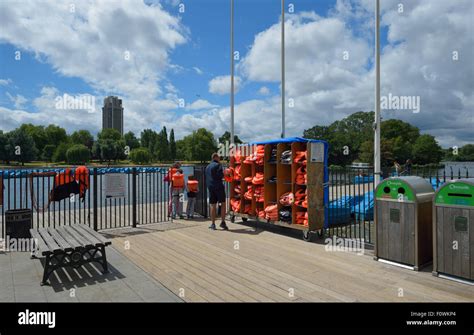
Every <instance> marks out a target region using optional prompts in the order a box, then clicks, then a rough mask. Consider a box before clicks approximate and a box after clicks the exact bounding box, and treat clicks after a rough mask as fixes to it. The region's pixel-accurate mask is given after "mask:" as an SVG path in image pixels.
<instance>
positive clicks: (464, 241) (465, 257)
mask: <svg viewBox="0 0 474 335" xmlns="http://www.w3.org/2000/svg"><path fill="white" fill-rule="evenodd" d="M462 216H463V217H465V218H466V219H467V220H468V226H467V231H465V232H459V233H458V234H459V235H460V236H459V253H460V255H459V256H460V262H461V264H460V268H461V274H460V276H461V277H462V278H469V277H470V275H471V263H470V246H469V210H468V209H463V210H462Z"/></svg>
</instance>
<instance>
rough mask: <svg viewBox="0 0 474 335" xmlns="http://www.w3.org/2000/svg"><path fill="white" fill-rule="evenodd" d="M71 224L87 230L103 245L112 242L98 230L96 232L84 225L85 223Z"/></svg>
mask: <svg viewBox="0 0 474 335" xmlns="http://www.w3.org/2000/svg"><path fill="white" fill-rule="evenodd" d="M73 226H77V227H80V228H81V229H82V230H84V231H86V232H88V233H89V234H90V235H92V236H94V237H95V238H96V239H97V240H99V241H100V242H101V243H103V244H104V245H105V246H107V245H110V244H112V241H111V240H110V239H108V238H106V237H104V236H102V235H101V234H99V233H98V232H96V231H95V230H94V229H92V228H91V227H89V226H87V225H85V224H75V225H73Z"/></svg>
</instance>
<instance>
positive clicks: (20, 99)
mask: <svg viewBox="0 0 474 335" xmlns="http://www.w3.org/2000/svg"><path fill="white" fill-rule="evenodd" d="M6 95H7V97H8V98H9V99H10V101H11V102H13V106H15V108H23V105H24V104H25V103H27V102H28V99H27V98H25V97H24V96H22V95H21V94H17V95H11V94H10V93H9V92H7V93H6Z"/></svg>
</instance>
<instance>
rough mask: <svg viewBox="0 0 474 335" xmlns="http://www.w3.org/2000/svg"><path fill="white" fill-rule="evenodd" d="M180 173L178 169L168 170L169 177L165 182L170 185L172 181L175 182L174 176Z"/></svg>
mask: <svg viewBox="0 0 474 335" xmlns="http://www.w3.org/2000/svg"><path fill="white" fill-rule="evenodd" d="M176 172H178V169H177V168H174V167H172V168H170V169H169V170H168V176H167V177H166V178H165V181H167V182H168V183H171V181H172V180H173V175H174V174H175V173H176Z"/></svg>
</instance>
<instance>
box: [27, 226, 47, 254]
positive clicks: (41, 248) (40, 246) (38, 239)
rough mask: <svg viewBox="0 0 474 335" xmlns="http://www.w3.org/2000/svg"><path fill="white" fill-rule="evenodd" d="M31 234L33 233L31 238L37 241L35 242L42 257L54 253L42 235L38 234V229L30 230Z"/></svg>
mask: <svg viewBox="0 0 474 335" xmlns="http://www.w3.org/2000/svg"><path fill="white" fill-rule="evenodd" d="M30 233H31V237H33V238H34V239H35V242H36V243H37V247H38V250H37V251H38V252H40V253H41V255H42V256H46V255H48V254H50V253H52V251H51V250H50V249H49V247H48V246H47V245H46V243H45V242H44V240H43V237H41V235H40V234H39V233H38V231H37V230H36V229H30Z"/></svg>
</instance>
